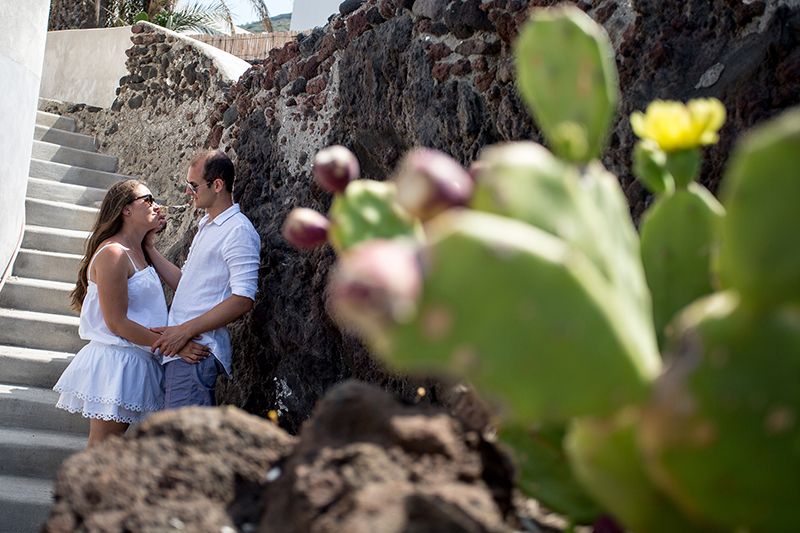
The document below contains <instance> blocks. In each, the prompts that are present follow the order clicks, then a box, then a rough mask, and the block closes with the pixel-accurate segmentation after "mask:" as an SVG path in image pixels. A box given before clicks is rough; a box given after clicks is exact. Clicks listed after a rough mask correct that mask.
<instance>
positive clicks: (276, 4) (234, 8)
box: [201, 0, 294, 24]
mask: <svg viewBox="0 0 800 533" xmlns="http://www.w3.org/2000/svg"><path fill="white" fill-rule="evenodd" d="M201 3H204V4H208V3H213V2H211V1H209V0H204V1H202V2H201ZM225 3H226V4H227V5H228V8H230V10H231V14H232V15H233V22H234V23H235V24H246V23H248V22H254V21H256V20H258V15H256V11H255V10H254V9H253V6H252V4H251V3H250V2H249V1H248V0H225ZM264 3H265V4H266V5H267V9H269V14H270V15H272V16H273V17H274V16H275V15H282V14H284V13H291V12H292V5H293V4H294V0H265V2H264Z"/></svg>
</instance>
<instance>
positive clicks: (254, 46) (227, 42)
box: [192, 31, 299, 61]
mask: <svg viewBox="0 0 800 533" xmlns="http://www.w3.org/2000/svg"><path fill="white" fill-rule="evenodd" d="M298 33H299V32H296V31H276V32H272V33H247V34H237V35H192V38H193V39H197V40H198V41H202V42H204V43H208V44H210V45H211V46H214V47H216V48H219V49H220V50H224V51H226V52H228V53H229V54H232V55H235V56H236V57H238V58H241V59H244V60H245V61H253V60H257V59H266V57H267V54H269V51H270V50H272V49H273V48H280V47H282V46H283V45H285V44H286V43H288V42H290V41H294V40H295V39H296V38H297V34H298Z"/></svg>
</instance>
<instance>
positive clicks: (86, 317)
mask: <svg viewBox="0 0 800 533" xmlns="http://www.w3.org/2000/svg"><path fill="white" fill-rule="evenodd" d="M114 244H116V243H114ZM117 245H118V244H117ZM106 246H109V245H106ZM106 246H104V247H102V248H100V249H99V250H98V251H97V253H96V254H95V257H97V254H99V253H100V252H101V251H102V250H103V249H104V248H105V247H106ZM118 246H121V245H118ZM126 253H127V251H126ZM128 258H129V259H130V256H128ZM92 261H94V258H93V259H92ZM131 264H133V265H134V270H136V265H135V264H134V263H133V260H131ZM89 271H91V264H90V265H89ZM128 318H129V319H131V320H133V321H134V322H138V323H139V324H141V325H142V326H144V327H146V328H151V327H157V326H165V325H166V324H167V302H166V300H165V298H164V290H163V289H162V287H161V281H160V280H159V278H158V274H157V273H156V271H155V269H154V268H153V267H152V266H148V267H147V268H144V269H142V270H136V272H135V273H134V274H133V276H131V277H130V278H128ZM78 334H79V335H80V337H81V339H84V340H88V341H89V344H87V345H86V346H84V347H83V348H82V349H81V350H80V351H79V352H78V353H77V354H76V355H75V358H74V359H73V360H72V361H71V362H70V364H69V366H68V367H67V368H66V370H64V373H63V374H62V375H61V378H59V380H58V383H56V385H55V387H53V390H55V391H56V392H59V393H61V396H60V397H59V399H58V403H56V407H59V408H61V409H65V410H67V411H69V412H70V413H81V414H82V415H83V416H84V417H86V418H96V419H101V420H114V421H116V422H126V423H135V422H139V421H140V420H142V419H143V418H145V416H147V414H148V413H150V412H152V411H158V410H160V409H162V408H163V407H164V372H163V370H162V368H161V362H160V359H159V358H157V357H156V356H154V355H153V354H152V353H151V352H150V351H149V349H148V347H147V346H139V345H136V344H133V343H131V342H130V341H127V340H125V339H123V338H122V337H119V336H118V335H115V334H114V333H112V332H111V331H110V330H109V329H108V326H106V322H105V320H104V319H103V314H102V312H101V310H100V301H99V298H98V295H97V285H95V284H94V282H92V281H89V282H88V287H87V289H86V297H85V299H84V301H83V307H82V308H81V319H80V327H79V329H78Z"/></svg>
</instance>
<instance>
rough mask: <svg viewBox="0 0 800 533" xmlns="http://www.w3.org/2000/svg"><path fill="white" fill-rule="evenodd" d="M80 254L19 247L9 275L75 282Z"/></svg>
mask: <svg viewBox="0 0 800 533" xmlns="http://www.w3.org/2000/svg"><path fill="white" fill-rule="evenodd" d="M82 258H83V256H82V255H77V254H65V253H61V252H45V251H42V250H31V249H29V248H20V250H19V253H18V254H17V259H16V261H14V268H13V270H12V271H11V275H13V276H18V277H20V278H34V279H49V280H51V281H63V282H65V283H75V281H76V280H77V279H78V267H79V266H80V262H81V259H82Z"/></svg>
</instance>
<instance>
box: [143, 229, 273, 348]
mask: <svg viewBox="0 0 800 533" xmlns="http://www.w3.org/2000/svg"><path fill="white" fill-rule="evenodd" d="M260 250H261V241H260V239H259V236H258V234H257V233H256V232H255V230H254V229H252V227H251V228H250V229H249V230H248V229H247V228H245V227H241V226H240V227H238V228H237V229H236V230H234V231H232V232H231V233H230V234H229V235H228V236H227V238H226V239H225V242H224V243H222V257H223V261H225V264H226V265H227V267H228V272H229V273H230V287H231V293H232V294H231V295H230V296H228V297H227V298H226V299H225V300H223V301H222V302H220V303H218V304H217V305H215V306H214V307H212V308H211V309H209V310H208V311H206V312H205V313H203V314H202V315H199V316H197V317H195V318H193V319H192V320H188V321H186V322H184V323H183V324H180V325H177V326H170V327H166V328H158V329H154V330H153V331H157V332H159V333H161V337H160V338H159V339H158V340H157V341H156V342H155V343H154V344H153V345H152V348H153V349H154V350H155V349H156V348H158V349H159V350H161V353H163V354H165V355H172V354H174V353H176V352H177V351H178V350H180V348H181V347H182V346H183V345H184V344H186V342H188V341H189V340H191V339H192V338H193V337H195V336H196V335H199V334H201V333H205V332H206V331H212V330H215V329H217V328H221V327H223V326H227V325H228V324H230V323H231V322H233V321H234V320H236V319H238V318H239V317H241V316H242V315H244V314H245V313H247V312H248V311H250V309H252V308H253V301H254V300H255V295H256V289H257V287H258V267H259V252H260ZM165 261H166V260H165ZM167 262H169V261H167ZM176 268H177V267H176ZM159 273H160V271H159Z"/></svg>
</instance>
